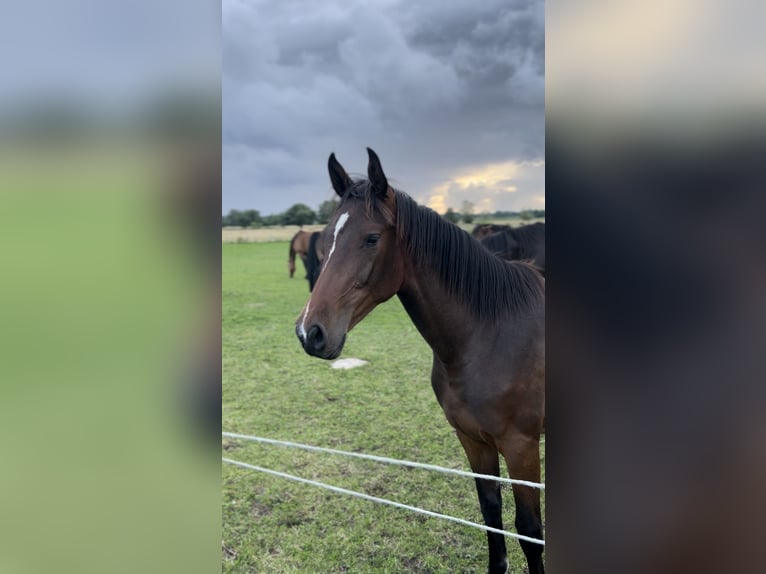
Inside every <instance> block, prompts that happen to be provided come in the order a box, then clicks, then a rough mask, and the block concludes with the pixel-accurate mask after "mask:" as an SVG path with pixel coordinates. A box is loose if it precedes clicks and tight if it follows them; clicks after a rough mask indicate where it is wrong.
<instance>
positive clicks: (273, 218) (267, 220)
mask: <svg viewBox="0 0 766 574" xmlns="http://www.w3.org/2000/svg"><path fill="white" fill-rule="evenodd" d="M284 215H285V214H284V213H275V214H272V215H264V216H263V217H261V222H262V224H263V225H282V218H283V217H284Z"/></svg>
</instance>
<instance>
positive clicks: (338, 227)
mask: <svg viewBox="0 0 766 574" xmlns="http://www.w3.org/2000/svg"><path fill="white" fill-rule="evenodd" d="M347 221H348V211H346V212H345V213H341V214H340V217H339V218H338V221H337V222H336V223H335V231H334V232H333V234H332V247H331V248H330V252H329V253H328V254H327V261H325V262H324V266H323V267H327V264H328V263H329V262H330V257H332V253H333V251H335V244H336V243H337V241H338V234H339V233H340V230H341V229H343V226H344V225H346V222H347Z"/></svg>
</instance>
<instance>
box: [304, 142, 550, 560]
mask: <svg viewBox="0 0 766 574" xmlns="http://www.w3.org/2000/svg"><path fill="white" fill-rule="evenodd" d="M367 151H368V154H369V165H368V170H367V171H368V179H360V180H356V181H354V180H352V179H351V178H350V177H349V176H348V174H347V173H346V171H345V170H344V169H343V167H341V165H340V164H339V163H338V161H337V160H336V159H335V154H332V155H330V159H329V163H328V167H329V172H330V180H331V182H332V186H333V189H335V192H336V193H337V194H338V195H339V196H340V197H341V201H340V204H339V206H338V208H337V210H336V212H335V214H334V215H333V218H332V220H331V222H330V224H329V225H328V226H327V230H328V233H327V234H326V239H325V243H326V248H327V256H326V258H325V262H324V266H323V268H322V271H321V273H320V275H319V279H318V281H317V283H316V285H315V287H314V291H313V293H312V294H311V297H310V298H309V300H308V302H307V303H306V306H305V307H304V309H303V311H302V312H301V314H300V316H299V317H298V319H297V321H296V329H295V330H296V334H297V335H298V339H299V340H300V342H301V344H302V345H303V348H304V350H305V351H306V352H307V353H308V354H310V355H313V356H316V357H320V358H322V359H334V358H336V357H337V356H338V355H340V353H341V350H342V349H343V344H344V342H345V340H346V334H347V333H348V331H349V330H351V329H352V328H353V327H354V326H355V325H356V324H357V323H359V322H360V321H361V320H362V319H363V318H364V317H365V316H366V315H367V314H368V313H369V312H370V311H371V310H372V309H373V308H374V307H375V306H377V305H378V304H379V303H382V302H383V301H386V300H388V299H389V298H391V297H392V296H393V295H398V297H399V299H400V300H401V302H402V304H403V306H404V309H405V310H406V312H407V314H408V315H409V316H410V318H411V319H412V322H413V323H414V324H415V327H416V328H417V329H418V331H419V332H420V334H421V335H422V336H423V338H424V339H425V340H426V341H427V342H428V344H429V345H430V347H431V349H432V350H433V368H432V371H431V384H432V387H433V390H434V392H435V394H436V398H437V400H438V401H439V404H440V405H441V407H442V409H443V410H444V414H445V415H446V418H447V420H448V421H449V423H450V424H451V425H452V426H453V427H454V428H455V430H456V433H457V437H458V439H459V440H460V443H461V444H462V446H463V449H464V450H465V453H466V455H467V456H468V460H469V462H470V465H471V468H472V469H473V471H474V472H476V473H480V474H489V475H494V476H498V475H499V472H500V466H499V457H498V452H500V453H501V454H502V455H503V457H504V458H505V462H506V465H507V467H508V472H509V474H510V476H511V477H513V478H516V479H523V480H527V481H534V482H539V480H540V453H539V449H540V434H541V433H542V432H544V412H545V317H544V315H545V281H544V279H543V278H542V276H541V275H540V274H539V273H538V272H537V271H535V269H534V268H533V267H532V266H531V265H529V264H527V263H523V262H506V261H503V260H502V259H500V258H498V257H495V256H493V255H492V254H491V253H489V252H488V251H487V250H485V249H484V248H483V247H481V245H479V243H478V242H477V241H475V240H474V239H472V238H471V236H470V235H469V234H468V233H466V232H464V231H463V230H461V229H460V228H459V227H457V226H456V225H453V224H451V223H449V222H448V221H446V220H444V219H443V218H442V217H440V216H439V215H438V214H436V213H435V212H434V211H432V210H430V209H428V208H426V207H422V206H419V205H418V204H417V203H415V201H413V200H412V199H411V198H410V197H409V196H407V195H406V194H404V193H402V192H400V191H397V190H394V189H392V188H391V187H389V185H388V180H387V179H386V176H385V174H384V173H383V168H382V167H381V164H380V160H379V159H378V156H377V155H376V154H375V152H374V151H372V150H371V149H369V148H368V150H367ZM476 490H477V492H478V496H479V503H480V506H481V512H482V515H483V517H484V521H485V523H486V524H487V526H490V527H493V528H499V529H501V528H502V527H503V522H502V503H501V494H500V485H499V483H497V482H496V481H492V480H488V479H476ZM513 496H514V499H515V502H516V529H517V531H518V532H519V534H522V535H525V536H529V537H533V538H538V539H541V538H542V534H543V531H542V517H541V513H540V492H539V491H538V490H537V489H535V488H532V487H529V486H525V485H518V484H514V485H513ZM487 539H488V546H489V572H490V573H492V574H495V573H503V572H505V571H506V569H507V566H508V560H507V554H506V548H505V538H504V536H503V535H502V534H499V533H494V532H488V533H487ZM520 544H521V548H522V550H523V551H524V554H525V556H526V559H527V564H528V567H529V572H530V573H531V574H541V573H543V572H544V567H543V560H542V552H543V546H542V545H540V544H537V543H534V542H529V541H525V540H521V541H520Z"/></svg>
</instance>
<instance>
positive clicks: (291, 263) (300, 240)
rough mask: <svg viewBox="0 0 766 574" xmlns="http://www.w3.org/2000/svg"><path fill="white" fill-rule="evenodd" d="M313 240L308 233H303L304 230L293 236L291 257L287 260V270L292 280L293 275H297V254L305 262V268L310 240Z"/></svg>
mask: <svg viewBox="0 0 766 574" xmlns="http://www.w3.org/2000/svg"><path fill="white" fill-rule="evenodd" d="M310 238H311V234H310V233H309V232H308V231H303V230H302V229H301V230H300V231H299V232H298V233H296V234H295V235H293V238H292V239H291V240H290V257H289V259H288V260H287V268H288V270H289V271H290V278H291V279H292V277H293V275H294V274H295V254H296V253H297V254H298V255H299V256H300V258H301V259H302V260H303V265H304V267H305V266H306V255H307V254H308V251H309V239H310ZM306 271H307V272H308V268H306Z"/></svg>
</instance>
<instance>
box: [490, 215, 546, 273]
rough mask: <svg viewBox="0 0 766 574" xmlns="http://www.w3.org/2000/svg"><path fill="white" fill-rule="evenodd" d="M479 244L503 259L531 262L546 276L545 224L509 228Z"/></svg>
mask: <svg viewBox="0 0 766 574" xmlns="http://www.w3.org/2000/svg"><path fill="white" fill-rule="evenodd" d="M479 242H480V243H481V244H482V245H483V246H484V248H485V249H488V250H489V251H490V252H491V253H493V254H494V255H496V256H497V257H500V258H501V259H507V260H508V261H512V260H527V261H531V262H532V263H533V264H534V266H535V267H537V268H538V270H540V271H541V272H542V274H543V275H545V223H532V224H530V225H522V226H521V227H515V228H514V227H507V228H506V229H503V230H502V231H499V232H497V233H493V234H492V235H487V236H486V237H484V238H482V239H481V240H480V241H479Z"/></svg>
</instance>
